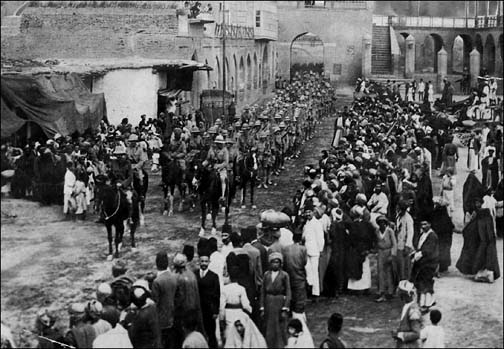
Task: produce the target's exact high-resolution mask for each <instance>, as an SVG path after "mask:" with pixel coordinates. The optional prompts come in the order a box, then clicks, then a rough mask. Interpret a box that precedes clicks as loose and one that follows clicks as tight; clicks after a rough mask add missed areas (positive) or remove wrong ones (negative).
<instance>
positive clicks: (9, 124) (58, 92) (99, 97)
mask: <svg viewBox="0 0 504 349" xmlns="http://www.w3.org/2000/svg"><path fill="white" fill-rule="evenodd" d="M1 92H2V93H1V97H2V98H1V111H2V114H1V127H2V131H1V136H2V138H4V137H9V136H10V135H12V134H13V133H15V132H16V131H17V130H19V129H20V128H21V127H22V126H23V125H24V124H25V123H26V122H34V123H36V124H38V125H39V126H40V127H41V128H42V130H43V131H44V133H45V134H46V135H47V136H48V137H52V136H54V135H55V134H56V133H59V134H61V135H63V136H67V135H71V134H72V133H74V132H76V131H77V132H78V133H84V131H86V130H87V129H89V128H97V127H98V126H99V124H100V121H101V120H102V119H105V120H106V106H105V95H104V94H103V93H99V94H93V93H91V92H90V91H89V90H88V89H87V87H86V86H85V85H84V83H83V82H82V80H81V79H80V77H79V76H78V75H77V74H76V73H69V74H51V75H36V76H32V75H2V77H1Z"/></svg>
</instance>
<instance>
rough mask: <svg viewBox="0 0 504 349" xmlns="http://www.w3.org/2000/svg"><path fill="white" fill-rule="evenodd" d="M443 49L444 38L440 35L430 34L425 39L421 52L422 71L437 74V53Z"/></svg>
mask: <svg viewBox="0 0 504 349" xmlns="http://www.w3.org/2000/svg"><path fill="white" fill-rule="evenodd" d="M442 47H443V38H442V37H441V36H439V35H438V34H434V33H432V34H429V35H427V36H426V37H425V39H424V43H423V45H422V49H421V50H420V57H418V56H417V58H419V60H418V61H419V64H420V67H419V68H420V69H418V70H420V71H421V72H424V73H437V71H438V66H437V53H438V52H439V50H441V48H442Z"/></svg>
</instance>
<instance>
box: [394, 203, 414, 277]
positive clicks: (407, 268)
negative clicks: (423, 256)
mask: <svg viewBox="0 0 504 349" xmlns="http://www.w3.org/2000/svg"><path fill="white" fill-rule="evenodd" d="M397 206H398V213H397V217H396V236H397V263H398V268H399V279H400V280H409V277H410V273H411V259H410V254H411V252H412V251H413V235H414V233H415V232H414V223H413V218H412V217H411V215H410V213H409V211H408V203H407V202H406V201H404V200H400V201H399V203H398V205H397Z"/></svg>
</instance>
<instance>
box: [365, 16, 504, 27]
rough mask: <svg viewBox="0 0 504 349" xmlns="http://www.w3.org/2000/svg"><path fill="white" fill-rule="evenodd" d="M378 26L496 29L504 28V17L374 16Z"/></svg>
mask: <svg viewBox="0 0 504 349" xmlns="http://www.w3.org/2000/svg"><path fill="white" fill-rule="evenodd" d="M373 24H375V25H377V26H389V25H392V26H398V27H424V28H496V27H500V26H502V16H488V17H487V16H478V17H473V18H467V19H466V18H460V17H459V18H452V17H407V16H379V15H374V16H373Z"/></svg>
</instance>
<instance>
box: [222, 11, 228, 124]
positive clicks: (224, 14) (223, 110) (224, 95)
mask: <svg viewBox="0 0 504 349" xmlns="http://www.w3.org/2000/svg"><path fill="white" fill-rule="evenodd" d="M225 116H226V1H222V117H223V118H224V120H222V122H223V123H224V125H226V126H227V118H226V117H225Z"/></svg>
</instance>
